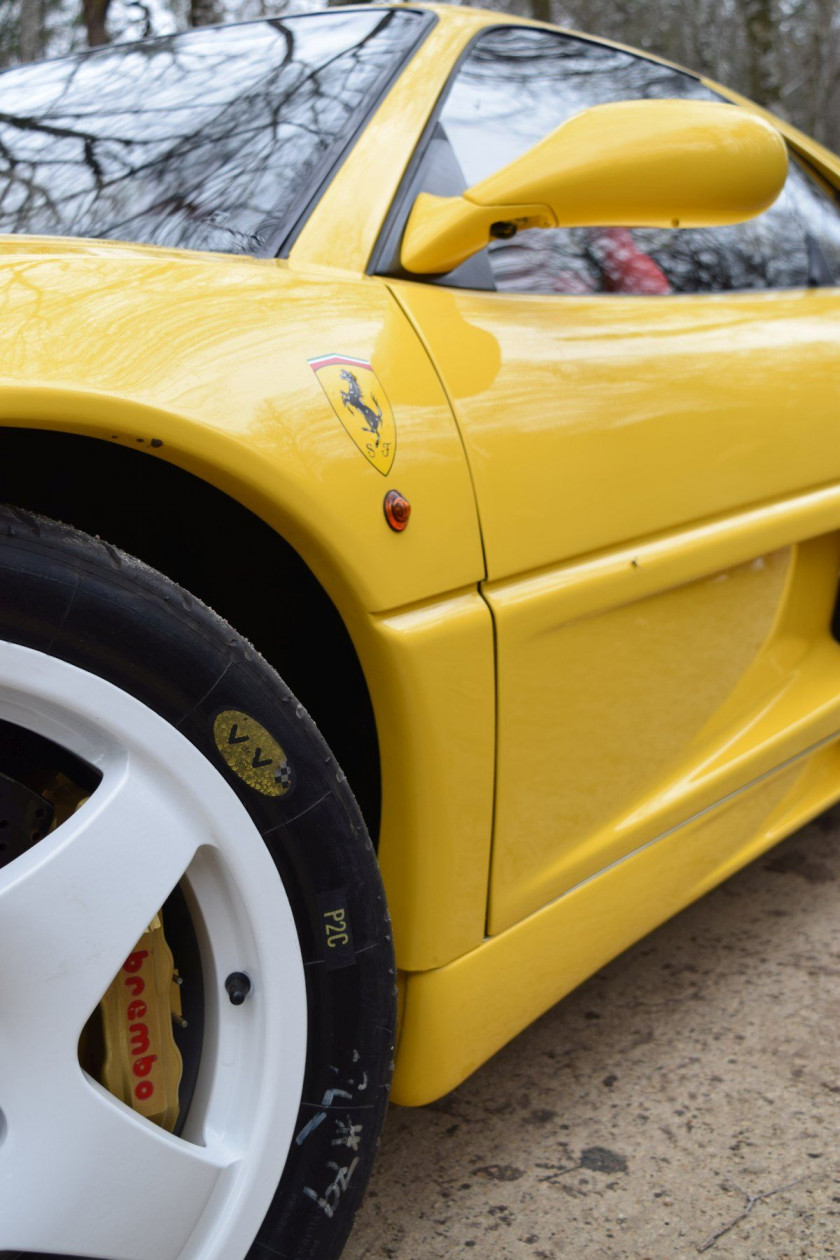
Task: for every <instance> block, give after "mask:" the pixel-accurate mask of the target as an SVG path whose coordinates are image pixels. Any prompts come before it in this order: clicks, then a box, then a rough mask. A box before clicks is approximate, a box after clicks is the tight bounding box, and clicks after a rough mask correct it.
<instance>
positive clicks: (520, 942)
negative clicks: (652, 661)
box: [392, 737, 840, 1106]
mask: <svg viewBox="0 0 840 1260" xmlns="http://www.w3.org/2000/svg"><path fill="white" fill-rule="evenodd" d="M838 799H840V739H839V738H837V737H835V738H834V739H833V740H832V742H830V743H823V744H820V745H818V746H817V747H816V748H815V749H812V750H810V751H808V752H806V753H805V754H803V756H802V757H800V758H798V759H797V760H796V761H794V762H788V763H786V764H785V765H784V766H782V767H780V768H779V769H778V770H777V771H776V772H775V773H773V774H770V775H766V776H764V777H762V778H761V779H760V780H758V781H757V782H755V783H753V784H751V785H750V786H748V787H747V788H745V789H744V790H743V791H742V792H738V793H736V794H734V795H733V796H730V797H728V798H727V799H726V800H724V801H722V802H720V804H719V805H717V806H715V807H713V808H712V809H711V810H706V811H704V812H703V813H702V814H701V815H698V816H697V817H696V818H694V819H693V820H691V821H690V822H688V823H686V824H685V826H683V827H679V828H677V829H676V830H673V831H669V832H666V833H665V834H664V835H663V836H662V837H660V838H659V839H658V840H656V841H654V842H652V843H651V844H648V845H645V846H644V848H641V849H638V850H637V851H636V852H635V853H631V854H630V855H629V856H628V857H626V858H624V859H623V860H622V861H619V862H616V863H615V864H614V865H613V866H611V867H608V868H607V869H606V870H605V871H602V872H601V873H600V874H598V875H596V876H594V877H593V878H591V879H588V880H586V881H585V882H583V883H581V884H579V885H578V886H577V887H575V888H573V889H571V890H570V891H569V892H568V893H566V894H565V895H564V896H562V897H560V898H558V900H557V901H554V902H552V903H551V904H550V905H548V906H546V907H544V908H543V909H542V910H540V911H538V912H537V913H536V914H533V915H530V916H529V917H528V918H527V919H524V920H523V921H522V922H520V923H518V924H516V925H515V926H514V927H512V928H509V929H508V930H507V931H505V932H501V933H500V934H499V935H498V936H493V937H489V938H488V939H487V940H485V941H484V942H483V943H482V944H481V945H480V946H479V947H478V948H477V949H474V950H472V951H471V952H470V953H468V954H465V955H464V956H463V957H461V958H458V959H456V960H455V961H454V962H452V963H449V964H448V965H447V966H445V967H440V968H438V969H436V970H434V971H425V972H415V973H409V974H408V975H407V976H406V979H405V998H404V1017H403V1027H402V1034H401V1038H400V1045H399V1053H398V1056H397V1067H396V1075H395V1077H394V1085H393V1092H392V1097H393V1100H394V1101H395V1102H397V1103H401V1104H402V1105H403V1106H421V1105H423V1104H425V1103H429V1102H433V1101H434V1100H435V1099H436V1098H440V1097H441V1096H442V1095H443V1094H446V1093H448V1092H449V1091H450V1090H452V1089H454V1088H455V1087H456V1086H457V1085H460V1084H461V1082H462V1081H463V1080H465V1079H466V1077H468V1076H469V1075H470V1074H471V1073H472V1072H474V1071H475V1070H476V1068H478V1067H480V1066H481V1064H482V1063H484V1062H485V1061H486V1060H487V1059H489V1058H490V1056H491V1055H493V1054H495V1052H496V1051H497V1050H500V1049H501V1047H502V1046H503V1045H505V1044H506V1042H508V1041H510V1039H511V1038H512V1037H515V1036H516V1034H517V1033H519V1032H521V1031H522V1029H523V1028H526V1027H527V1026H528V1024H530V1023H531V1022H532V1021H533V1020H535V1019H537V1018H538V1017H539V1016H540V1015H541V1014H543V1012H544V1011H546V1010H548V1009H549V1007H551V1006H553V1005H554V1003H555V1002H557V1001H559V1000H560V998H562V997H565V996H566V994H567V993H570V992H571V990H572V989H574V988H576V987H577V986H578V985H579V984H581V983H582V982H583V981H584V980H586V979H587V978H588V977H589V976H591V975H592V974H593V973H594V972H596V971H597V970H598V969H599V968H600V967H603V966H604V964H605V963H607V962H609V961H610V959H612V958H614V957H616V955H618V954H620V953H621V952H622V951H623V950H625V949H627V948H628V947H629V946H630V945H632V944H634V942H636V941H637V940H639V939H640V938H641V937H643V936H645V935H647V933H648V932H651V931H652V930H653V929H654V928H656V927H658V926H659V925H660V924H661V923H664V922H665V921H666V920H667V919H669V918H671V917H672V915H674V914H676V913H677V912H678V911H680V910H682V909H683V908H684V907H685V906H687V905H689V904H690V903H691V902H692V901H695V900H696V899H697V898H698V897H702V896H703V894H704V893H707V892H709V891H710V890H711V889H712V888H714V887H715V886H716V885H717V884H719V883H721V882H722V881H723V880H725V879H728V878H729V876H730V875H733V874H734V873H735V872H736V871H737V870H739V869H740V868H741V867H742V866H745V865H746V864H747V863H748V862H751V861H752V860H753V859H754V858H756V857H758V856H759V855H760V854H761V853H763V852H764V851H765V850H767V849H769V848H771V847H772V846H773V845H774V844H777V843H778V842H779V841H780V840H782V839H784V837H785V836H788V835H790V834H791V832H793V831H795V830H796V829H797V828H799V827H801V826H804V824H805V823H806V822H808V821H809V820H810V819H811V818H813V817H815V816H816V815H817V814H819V813H821V812H822V811H823V810H825V809H827V808H828V807H829V806H830V805H831V804H833V803H834V802H835V801H836V800H838Z"/></svg>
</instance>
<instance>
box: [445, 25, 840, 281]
mask: <svg viewBox="0 0 840 1260" xmlns="http://www.w3.org/2000/svg"><path fill="white" fill-rule="evenodd" d="M640 98H642V99H663V98H693V99H696V100H720V99H721V98H720V97H718V96H717V94H716V93H714V92H712V91H711V90H710V89H709V88H707V87H705V85H704V84H703V83H701V82H700V81H699V80H698V79H696V78H694V77H693V76H692V75H690V74H686V73H683V72H681V71H679V70H674V69H672V68H671V67H669V66H663V65H660V64H658V63H657V62H653V61H647V60H646V59H645V58H643V57H636V56H632V55H631V54H629V53H626V52H623V51H621V50H620V49H615V48H608V47H605V46H604V45H599V44H594V43H589V42H588V41H586V40H581V39H575V38H572V37H568V36H562V35H553V34H550V33H547V32H543V31H536V30H527V29H517V28H515V27H510V28H506V29H503V30H495V31H492V32H490V33H489V34H487V35H485V36H483V37H482V38H481V39H480V40H479V41H478V43H477V44H476V45H475V47H474V49H473V51H472V53H471V54H470V56H469V58H468V59H467V60H466V62H465V63H464V65H463V67H462V68H461V70H460V72H459V74H458V77H457V79H456V81H455V83H454V85H453V88H452V91H451V92H450V95H449V97H448V99H447V102H446V105H445V108H444V110H443V113H442V116H441V119H440V122H441V126H442V128H443V131H444V133H445V135H446V137H447V138H448V140H449V143H450V144H451V146H452V149H453V151H454V154H455V157H456V158H457V160H458V162H459V163H460V166H461V169H462V171H463V174H464V186H465V187H467V186H469V185H470V184H473V183H476V182H477V181H478V180H481V179H483V178H485V177H486V176H487V175H490V174H492V173H493V172H494V171H496V170H498V169H499V168H500V167H501V166H503V165H504V164H505V163H506V162H509V161H512V160H513V158H515V157H518V156H519V155H520V154H521V153H524V152H525V150H526V149H528V148H530V147H531V145H533V144H535V143H536V142H537V141H538V140H541V139H542V138H543V137H544V136H546V135H548V134H549V132H551V131H552V130H553V129H554V128H555V127H558V126H559V125H560V124H561V123H563V122H566V121H567V119H569V118H571V117H573V115H575V114H577V113H579V112H580V111H581V110H584V109H587V108H589V107H590V106H592V105H602V104H606V103H608V102H611V101H622V100H636V99H640ZM809 236H810V237H811V238H812V241H816V242H817V244H818V248H819V250H820V253H821V256H822V258H823V259H824V261H825V264H826V270H825V272H824V277H825V276H828V277H831V278H833V279H834V281H835V282H836V281H837V280H838V279H840V213H838V208H837V204H836V202H835V201H834V199H833V198H832V197H831V195H830V194H829V193H828V192H825V191H824V190H823V189H822V188H821V187H820V185H819V184H817V183H816V181H814V180H812V179H811V178H810V177H809V176H808V175H807V174H806V173H805V172H804V171H803V170H802V169H801V168H800V167H799V166H797V165H796V164H795V163H792V164H791V170H790V175H789V177H788V181H787V186H786V188H785V190H784V192H783V193H782V196H781V197H780V198H779V200H778V201H777V202H776V204H775V205H774V206H772V207H771V208H770V209H769V210H768V211H766V212H765V213H764V214H763V215H761V216H759V218H757V219H754V220H751V221H750V222H748V223H741V224H736V225H734V226H732V227H724V228H714V229H693V230H680V231H673V230H669V231H664V230H653V229H650V230H649V229H644V230H639V229H636V230H634V231H633V232H632V233H631V232H628V231H627V230H626V229H624V230H622V229H612V230H597V229H591V228H590V229H573V230H567V229H557V230H554V231H530V232H524V233H522V234H521V235H520V236H517V237H516V238H515V239H514V240H512V241H509V242H501V241H500V242H496V243H494V244H493V245H491V246H490V248H489V250H488V258H489V260H490V263H491V266H492V269H493V277H494V280H495V284H496V287H497V288H499V289H509V290H514V291H516V292H536V293H540V292H541V293H546V292H550V293H591V292H614V293H636V294H648V295H650V294H657V293H659V294H662V293H668V292H672V293H697V292H708V291H715V290H726V289H756V288H790V287H798V286H804V285H807V284H808V283H809V280H810V281H813V280H814V275H813V268H812V265H811V259H810V258H809V250H808V238H809Z"/></svg>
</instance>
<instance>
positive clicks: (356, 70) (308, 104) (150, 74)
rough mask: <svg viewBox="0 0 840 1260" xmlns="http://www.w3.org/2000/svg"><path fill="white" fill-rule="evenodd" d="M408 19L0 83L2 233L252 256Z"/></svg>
mask: <svg viewBox="0 0 840 1260" xmlns="http://www.w3.org/2000/svg"><path fill="white" fill-rule="evenodd" d="M422 21H423V19H422V18H419V17H418V16H417V15H416V14H413V13H410V12H388V13H383V12H382V11H379V12H376V11H370V12H367V13H365V12H361V13H360V12H352V13H351V12H344V13H328V14H316V15H312V16H302V17H298V18H288V19H284V20H282V21H281V20H276V21H266V22H255V23H247V24H243V25H241V26H234V27H228V28H226V29H206V30H199V31H193V32H190V33H188V34H185V35H181V36H174V37H170V38H165V39H157V40H150V41H148V42H146V43H142V44H134V45H128V46H122V47H120V46H117V47H114V48H108V49H105V50H103V51H97V52H94V53H90V54H87V55H84V56H79V57H71V58H65V59H62V60H57V61H52V62H43V63H41V64H40V65H33V66H25V67H22V68H20V69H16V70H10V71H7V72H6V73H4V74H3V75H0V231H3V232H28V233H41V234H45V235H65V236H92V237H113V238H117V239H120V240H129V241H138V242H142V243H146V244H155V245H163V246H176V247H181V248H192V249H211V250H223V251H228V252H232V253H259V252H261V251H262V250H264V249H265V247H266V244H267V242H269V241H271V240H273V239H276V238H277V235H278V231H279V229H281V228H282V226H283V225H284V224H285V223H287V222H288V221H289V220H290V217H291V218H293V217H294V213H295V212H296V211H298V210H300V209H301V208H302V206H303V205H304V204H305V201H306V197H307V195H309V194H311V192H312V191H313V190H314V187H315V186H316V185H317V182H318V180H319V179H320V178H321V176H322V173H323V171H324V167H325V165H326V166H327V167H328V166H329V164H330V162H331V160H332V158H333V156H334V155H336V154H337V152H339V151H340V150H341V147H342V145H343V144H344V143H346V141H347V139H348V138H349V136H350V135H352V133H353V130H354V127H355V126H356V124H357V120H358V119H359V117H360V116H361V115H362V114H363V113H364V110H365V108H366V107H367V106H368V105H369V103H370V101H371V100H372V99H374V98H375V96H376V93H377V91H378V90H379V87H380V85H381V84H382V83H383V81H384V79H385V77H386V76H387V75H388V73H389V72H390V71H392V70H393V67H394V66H395V64H396V62H397V60H398V58H399V57H400V56H401V54H403V53H404V52H405V51H406V50H407V49H408V47H410V45H411V44H412V42H413V41H414V40H415V39H416V37H417V34H418V23H422Z"/></svg>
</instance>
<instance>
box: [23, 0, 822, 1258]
mask: <svg viewBox="0 0 840 1260" xmlns="http://www.w3.org/2000/svg"><path fill="white" fill-rule="evenodd" d="M838 188H840V162H838V160H837V159H836V158H835V157H833V156H832V155H831V154H830V153H828V152H827V151H826V150H824V149H822V148H820V147H819V146H818V145H816V144H814V143H812V142H811V141H809V140H807V139H806V138H805V137H803V136H802V135H800V134H799V133H798V132H796V131H795V130H793V129H792V128H790V127H787V126H786V125H784V124H782V123H776V122H771V121H770V120H769V119H768V117H767V116H766V115H764V114H762V112H761V111H760V110H758V109H757V108H755V107H753V106H751V105H749V104H748V103H747V102H744V101H740V100H736V98H734V97H732V96H731V94H728V93H726V92H725V91H724V90H723V89H721V88H718V87H716V86H714V85H712V84H710V83H707V82H705V81H704V80H702V79H700V78H697V77H695V76H694V75H692V74H689V73H687V72H686V71H683V70H680V69H677V68H675V67H673V66H670V65H667V64H664V63H662V62H660V61H657V60H655V59H653V58H651V57H648V56H643V55H641V54H637V53H634V52H631V51H629V50H627V49H624V48H620V47H616V46H613V45H611V44H608V43H604V42H600V41H596V40H592V39H588V38H585V37H583V36H579V35H573V34H569V33H563V32H560V31H557V30H555V29H553V28H550V27H547V26H542V25H540V24H537V23H527V22H521V21H519V20H515V19H509V18H507V17H505V16H502V15H500V14H498V13H481V12H478V11H475V10H470V9H457V8H452V9H445V8H415V7H411V8H409V7H402V6H400V7H392V8H387V7H370V8H355V9H334V10H331V11H328V12H324V13H317V14H311V15H306V16H298V17H287V18H283V19H278V20H272V21H262V22H255V23H247V24H243V25H240V26H234V27H227V28H218V29H203V30H198V31H194V32H192V33H189V34H186V35H183V36H173V37H167V38H163V39H158V40H153V41H148V42H145V43H139V44H133V45H124V46H119V47H112V48H107V49H105V50H103V51H97V52H94V53H90V54H86V55H82V56H77V57H71V58H66V59H60V60H56V61H51V62H44V63H42V64H40V65H35V66H28V67H22V68H18V69H14V70H11V71H9V72H7V73H5V74H3V75H2V76H0V232H2V233H5V234H7V235H4V236H3V237H2V240H0V310H2V333H0V347H2V354H0V420H2V427H1V428H0V499H1V500H2V501H3V502H5V503H6V504H8V506H6V507H3V508H2V509H0V640H2V642H0V1257H17V1256H19V1255H20V1254H25V1255H29V1254H35V1255H56V1254H59V1255H64V1254H72V1255H74V1256H87V1257H105V1258H107V1260H243V1258H244V1257H246V1256H248V1257H251V1258H253V1260H269V1257H287V1258H288V1260H329V1258H334V1257H336V1256H338V1255H339V1253H340V1252H341V1250H342V1247H343V1244H344V1241H345V1239H346V1237H347V1233H348V1231H349V1229H350V1225H351V1223H352V1219H353V1214H354V1211H355V1209H356V1206H357V1205H358V1202H359V1199H360V1196H361V1193H362V1190H363V1188H364V1184H365V1180H366V1178H367V1175H368V1172H369V1169H370V1164H371V1160H372V1158H373V1155H374V1150H375V1147H376V1142H377V1136H378V1132H379V1129H380V1126H381V1123H382V1119H383V1115H384V1110H385V1106H386V1100H387V1097H388V1091H389V1086H390V1084H391V1072H392V1067H393V1062H392V1061H393V1060H394V1059H395V1061H396V1071H395V1075H394V1080H393V1090H392V1096H393V1097H394V1098H395V1099H396V1101H398V1102H401V1103H405V1104H421V1103H425V1102H429V1101H431V1100H433V1099H435V1098H437V1097H439V1096H440V1095H442V1094H443V1093H445V1092H446V1091H448V1090H450V1089H452V1088H453V1087H454V1086H455V1085H457V1084H458V1083H459V1082H460V1081H462V1080H463V1079H464V1078H465V1077H466V1076H467V1075H468V1074H469V1073H470V1072H472V1071H473V1070H474V1069H475V1068H477V1067H478V1066H479V1065H480V1064H481V1063H482V1062H483V1061H484V1060H485V1059H487V1058H488V1056H490V1055H491V1054H493V1053H494V1051H496V1050H497V1049H498V1048H499V1047H500V1046H501V1045H503V1044H504V1043H505V1042H506V1041H507V1040H508V1039H509V1038H511V1037H512V1036H514V1035H515V1034H516V1033H517V1032H518V1031H519V1030H520V1029H522V1028H523V1027H524V1026H525V1025H526V1024H527V1023H528V1022H529V1021H531V1020H533V1019H534V1018H535V1017H536V1016H538V1015H539V1014H540V1013H541V1012H542V1011H544V1010H545V1009H546V1008H547V1007H548V1006H550V1005H551V1004H552V1003H554V1002H555V1001H557V999H558V998H560V997H561V996H562V995H563V994H565V993H567V992H568V991H569V990H570V989H571V988H572V987H574V986H575V985H577V984H578V983H579V982H580V981H581V980H583V979H584V978H585V977H586V976H588V975H589V974H590V973H592V972H593V971H594V970H595V969H597V968H598V967H600V966H601V965H602V964H603V963H604V962H605V961H606V960H607V959H609V958H610V957H611V956H613V955H615V954H616V953H617V952H619V951H620V950H623V949H624V948H625V947H626V946H627V945H629V944H630V943H631V942H632V941H634V940H635V939H637V938H638V937H639V936H641V935H643V934H644V933H646V932H648V931H649V930H650V929H652V928H653V927H654V926H655V925H657V924H659V923H661V922H662V921H663V920H664V919H666V918H667V917H668V916H669V915H672V914H674V913H675V912H676V911H677V910H679V909H680V907H682V906H684V905H686V904H687V903H688V902H690V901H691V900H692V899H693V898H696V897H698V896H700V895H701V894H702V893H704V892H705V891H706V890H707V889H709V888H711V887H712V886H713V885H715V884H716V883H718V882H719V881H720V880H722V879H724V878H726V877H727V876H728V875H730V874H731V873H732V872H733V871H735V870H736V869H737V868H738V867H739V866H741V865H743V864H744V863H745V862H748V861H749V860H750V859H751V858H753V857H755V855H756V854H758V853H760V852H761V851H762V850H764V849H766V848H767V847H768V846H769V845H772V844H774V843H775V842H776V841H777V840H779V839H780V838H781V837H782V836H784V835H786V834H787V833H789V832H790V831H792V830H793V829H794V828H796V827H799V826H800V825H801V824H802V823H804V822H805V821H806V820H807V819H809V818H810V817H812V816H813V815H814V814H816V813H817V812H819V811H821V810H823V809H824V808H825V807H826V806H828V805H829V804H830V803H832V802H833V801H835V800H836V799H837V798H838V797H840V644H838V636H840V618H837V617H836V616H835V611H834V610H835V599H836V596H837V589H838V572H840V294H838V291H837V288H836V285H837V281H838V278H840V208H838V199H837V189H838ZM275 671H276V672H275ZM281 679H282V681H281ZM339 767H340V768H339ZM374 846H375V848H374ZM380 872H381V877H382V879H381V881H380ZM389 913H390V919H389ZM391 925H393V943H392V938H391V932H392V926H391ZM397 997H398V998H399V1017H398V1014H397Z"/></svg>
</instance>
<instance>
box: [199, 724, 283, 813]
mask: <svg viewBox="0 0 840 1260" xmlns="http://www.w3.org/2000/svg"><path fill="white" fill-rule="evenodd" d="M213 737H214V739H215V741H216V747H217V748H218V750H219V752H220V753H221V754H222V757H223V758H224V760H225V761H226V762H227V764H228V765H229V766H230V768H231V770H232V771H233V773H234V774H235V775H237V776H238V777H239V778H240V779H241V780H242V782H243V783H247V784H248V787H252V788H253V789H254V791H255V792H261V793H262V794H263V796H285V795H286V793H287V792H288V791H289V789H290V788H291V786H292V769H291V766H290V765H289V761H288V758H287V757H286V754H285V753H284V752H283V749H282V748H281V747H280V745H279V744H278V743H277V740H276V739H275V738H274V736H273V735H269V733H268V731H267V730H266V729H265V727H264V726H262V725H260V723H259V722H258V721H257V720H256V718H252V717H249V716H248V714H247V713H240V712H239V710H238V709H225V710H224V711H223V712H222V713H220V714H219V715H218V717H217V718H216V720H215V722H214V723H213Z"/></svg>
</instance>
